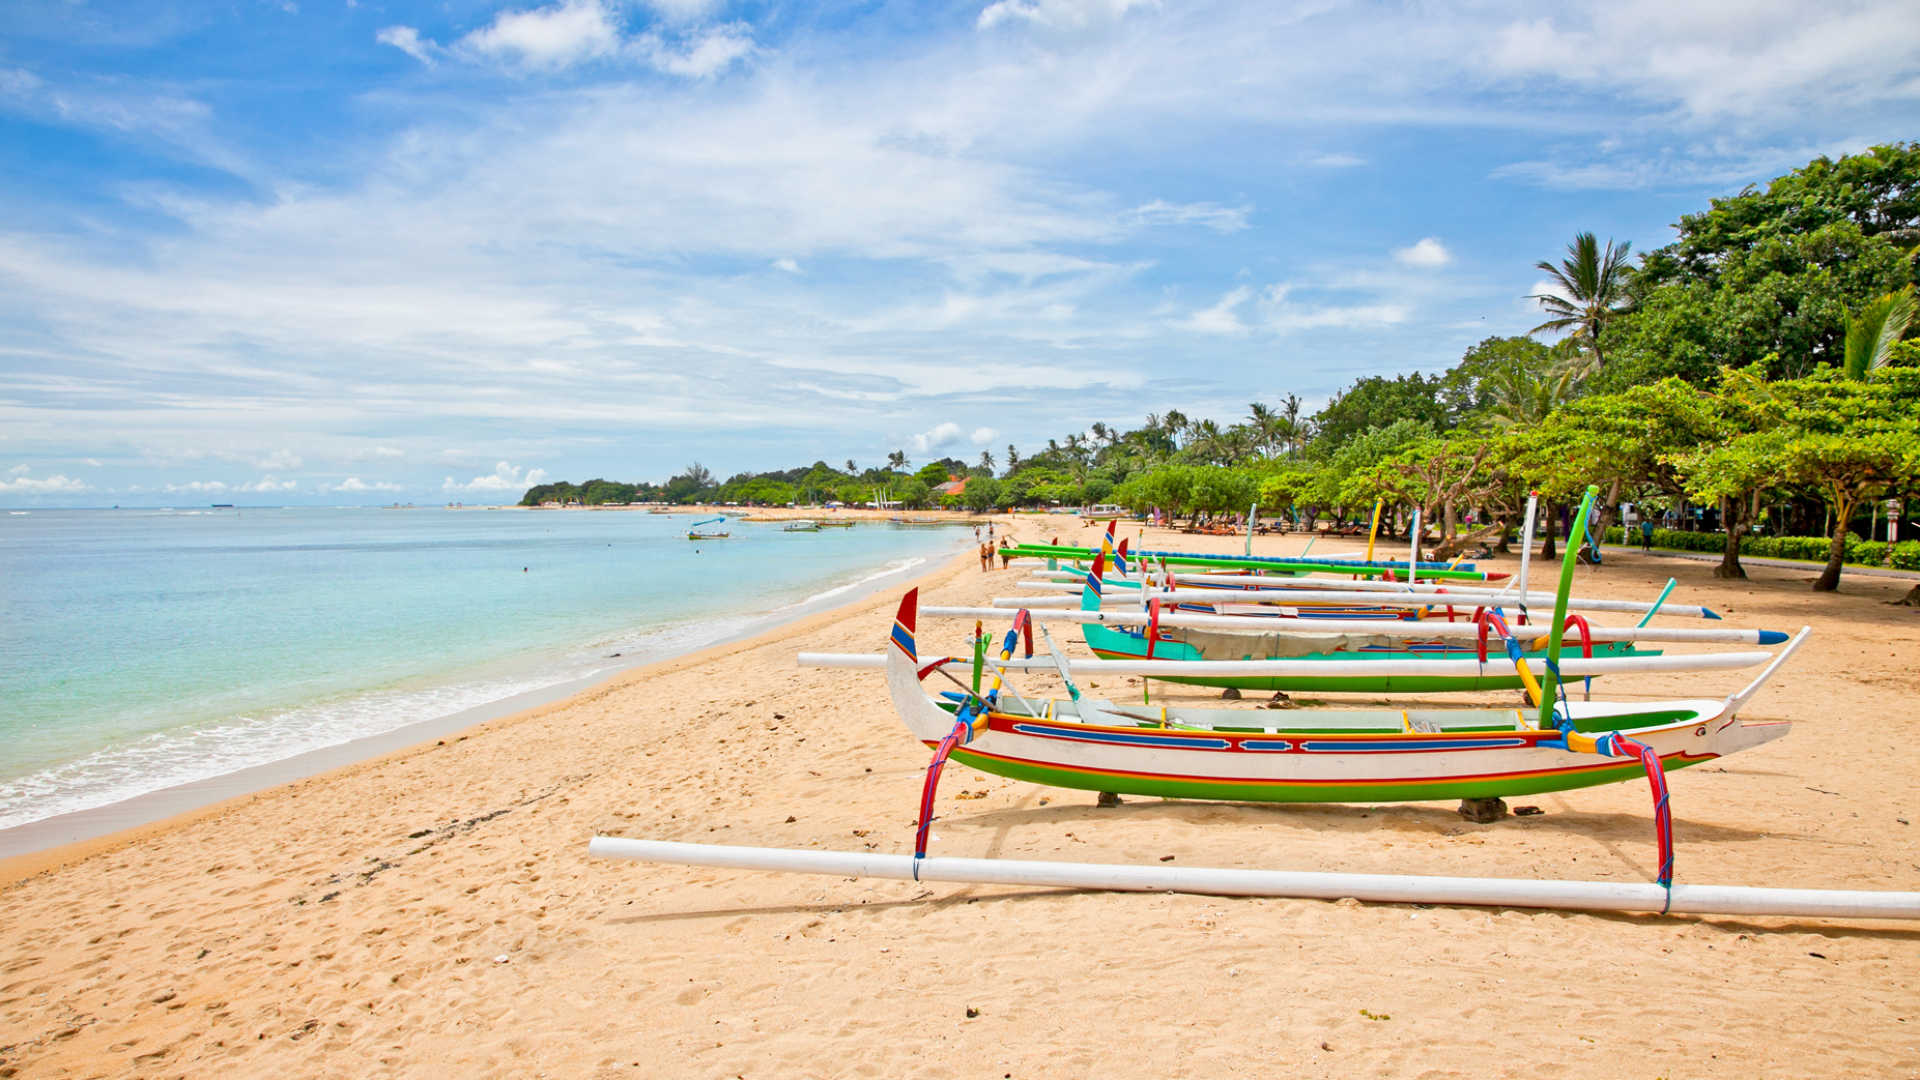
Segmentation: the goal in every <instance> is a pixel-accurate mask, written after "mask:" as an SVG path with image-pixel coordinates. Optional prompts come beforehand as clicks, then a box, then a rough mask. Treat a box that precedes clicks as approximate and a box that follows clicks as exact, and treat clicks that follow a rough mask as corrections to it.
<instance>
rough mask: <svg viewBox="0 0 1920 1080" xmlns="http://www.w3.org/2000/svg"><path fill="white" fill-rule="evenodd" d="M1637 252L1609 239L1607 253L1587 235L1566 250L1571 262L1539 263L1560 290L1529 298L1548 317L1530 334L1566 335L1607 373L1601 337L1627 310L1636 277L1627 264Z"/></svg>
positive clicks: (1594, 365) (1567, 259)
mask: <svg viewBox="0 0 1920 1080" xmlns="http://www.w3.org/2000/svg"><path fill="white" fill-rule="evenodd" d="M1632 248H1633V245H1632V244H1631V243H1629V242H1627V241H1625V240H1622V241H1621V242H1620V243H1619V244H1618V245H1615V244H1614V242H1613V241H1612V240H1608V241H1607V246H1606V248H1605V250H1602V249H1601V247H1600V241H1599V240H1597V239H1595V238H1594V235H1593V234H1592V233H1590V232H1583V233H1580V234H1579V235H1577V236H1575V237H1574V238H1573V242H1572V243H1570V244H1568V245H1567V257H1566V258H1565V259H1562V260H1561V261H1560V263H1559V265H1557V266H1556V265H1555V264H1553V263H1550V262H1548V261H1546V260H1545V259H1542V260H1540V261H1539V262H1537V263H1535V264H1534V265H1535V266H1536V267H1538V268H1539V269H1541V270H1544V271H1546V272H1547V275H1548V276H1549V277H1550V278H1552V279H1553V284H1554V287H1555V289H1556V290H1558V291H1556V292H1550V293H1535V294H1533V295H1531V296H1529V297H1527V299H1529V300H1535V301H1538V302H1539V304H1540V310H1541V311H1543V312H1545V313H1546V314H1547V315H1548V316H1549V318H1548V319H1547V321H1546V322H1543V323H1541V324H1540V325H1539V326H1536V327H1534V328H1533V329H1532V330H1530V331H1528V333H1532V334H1538V333H1540V332H1542V331H1547V332H1551V333H1556V334H1557V333H1566V334H1567V335H1568V336H1569V337H1571V338H1572V339H1574V340H1575V341H1577V342H1579V343H1580V346H1581V347H1582V348H1583V349H1585V350H1587V351H1588V352H1590V353H1591V354H1592V356H1593V367H1594V369H1595V370H1599V369H1601V368H1604V367H1605V366H1606V360H1605V358H1604V357H1603V356H1602V355H1601V352H1600V334H1601V332H1602V331H1603V330H1605V329H1606V325H1607V323H1608V322H1610V321H1612V319H1613V318H1614V316H1616V315H1619V314H1620V313H1621V312H1623V311H1625V310H1626V309H1627V306H1628V297H1627V281H1628V279H1629V278H1630V277H1631V276H1632V273H1633V269H1632V267H1630V266H1628V265H1627V252H1628V251H1630V250H1631V249H1632Z"/></svg>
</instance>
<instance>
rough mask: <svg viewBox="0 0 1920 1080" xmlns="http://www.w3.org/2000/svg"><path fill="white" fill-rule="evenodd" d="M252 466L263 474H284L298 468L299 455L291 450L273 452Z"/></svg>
mask: <svg viewBox="0 0 1920 1080" xmlns="http://www.w3.org/2000/svg"><path fill="white" fill-rule="evenodd" d="M254 464H255V465H256V466H257V467H258V468H259V469H260V470H261V471H263V472H286V471H287V470H289V469H297V468H299V467H300V455H298V454H296V453H294V452H293V451H291V450H275V451H273V452H272V453H270V454H268V455H267V456H266V457H264V458H261V459H260V460H259V461H257V462H255V463H254Z"/></svg>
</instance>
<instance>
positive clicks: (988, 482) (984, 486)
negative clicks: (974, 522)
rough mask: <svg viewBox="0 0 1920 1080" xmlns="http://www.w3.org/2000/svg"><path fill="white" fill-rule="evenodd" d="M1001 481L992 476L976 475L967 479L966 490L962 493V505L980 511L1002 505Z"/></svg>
mask: <svg viewBox="0 0 1920 1080" xmlns="http://www.w3.org/2000/svg"><path fill="white" fill-rule="evenodd" d="M999 500H1000V481H998V480H995V479H994V478H993V477H991V476H976V477H974V478H973V479H971V480H968V481H967V487H966V490H964V491H962V492H961V493H960V505H962V506H964V507H966V508H967V509H969V510H972V511H973V512H974V513H980V512H982V511H985V510H991V509H993V508H994V507H995V506H998V505H1000V501H999Z"/></svg>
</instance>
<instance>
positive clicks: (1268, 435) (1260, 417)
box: [1247, 401, 1285, 457]
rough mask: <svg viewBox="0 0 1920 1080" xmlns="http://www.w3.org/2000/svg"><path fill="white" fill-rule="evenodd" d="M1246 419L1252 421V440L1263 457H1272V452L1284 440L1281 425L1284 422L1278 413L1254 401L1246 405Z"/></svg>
mask: <svg viewBox="0 0 1920 1080" xmlns="http://www.w3.org/2000/svg"><path fill="white" fill-rule="evenodd" d="M1247 419H1248V420H1250V421H1252V427H1253V433H1254V442H1255V445H1257V446H1258V447H1259V449H1260V453H1261V455H1262V456H1264V457H1272V456H1273V452H1274V451H1275V450H1278V449H1279V448H1280V444H1281V443H1282V442H1284V441H1285V436H1284V434H1283V433H1282V430H1281V425H1282V423H1283V422H1284V420H1283V418H1282V417H1281V416H1280V414H1279V413H1276V412H1274V411H1273V410H1272V409H1271V408H1269V407H1267V406H1265V405H1262V404H1260V403H1259V402H1257V401H1255V402H1252V403H1251V404H1249V405H1248V406H1247Z"/></svg>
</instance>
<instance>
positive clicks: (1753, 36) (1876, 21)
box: [1480, 0, 1920, 119]
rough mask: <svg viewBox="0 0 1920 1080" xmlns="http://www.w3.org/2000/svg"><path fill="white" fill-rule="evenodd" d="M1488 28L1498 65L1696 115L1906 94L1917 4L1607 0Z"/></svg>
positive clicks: (1910, 89)
mask: <svg viewBox="0 0 1920 1080" xmlns="http://www.w3.org/2000/svg"><path fill="white" fill-rule="evenodd" d="M1529 14H1530V13H1529ZM1490 38H1491V47H1490V48H1488V49H1485V50H1480V52H1481V55H1482V58H1483V60H1484V62H1485V63H1487V64H1488V65H1489V67H1490V69H1491V70H1492V72H1494V73H1496V74H1504V75H1510V76H1518V77H1523V78H1527V79H1533V80H1547V81H1555V82H1562V83H1566V84H1571V85H1575V86H1589V87H1600V88H1605V89H1609V90H1620V91H1624V92H1626V93H1629V94H1633V95H1635V96H1638V97H1641V98H1651V99H1655V100H1666V101H1672V102H1676V103H1678V104H1679V105H1680V107H1681V108H1682V109H1683V110H1685V111H1686V112H1687V113H1688V114H1690V115H1692V116H1694V117H1696V118H1701V119H1707V118H1714V117H1754V116H1759V115H1764V114H1766V113H1768V112H1771V111H1773V110H1778V109H1783V108H1792V107H1794V106H1795V105H1796V104H1798V105H1800V106H1801V107H1805V106H1807V105H1811V104H1814V103H1815V102H1826V103H1847V102H1853V103H1856V104H1865V103H1868V102H1873V101H1886V100H1890V99H1898V98H1901V97H1904V98H1907V99H1909V100H1910V99H1911V98H1912V97H1913V95H1914V91H1915V89H1916V88H1915V87H1914V86H1913V84H1912V81H1911V74H1912V71H1913V70H1914V63H1915V60H1916V58H1917V56H1920V49H1917V48H1916V42H1920V6H1916V5H1914V4H1912V3H1910V2H1907V0H1852V2H1846V3H1833V4H1823V5H1815V6H1812V7H1809V6H1808V5H1805V4H1801V3H1795V2H1793V0H1757V2H1754V3H1745V2H1742V0H1700V2H1694V3H1683V4H1676V3H1671V2H1669V0H1613V2H1608V3H1604V4H1602V3H1583V4H1574V5H1569V6H1567V7H1566V8H1564V9H1561V10H1557V11H1555V13H1554V14H1553V15H1552V16H1550V17H1536V18H1527V17H1524V16H1522V17H1519V18H1515V19H1513V20H1511V21H1508V22H1506V23H1505V24H1504V25H1501V26H1499V27H1497V28H1495V29H1493V32H1492V33H1491V35H1490ZM1903 83H1905V84H1906V85H1905V86H1904V87H1903V86H1902V84H1903ZM1796 99H1798V100H1796Z"/></svg>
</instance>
